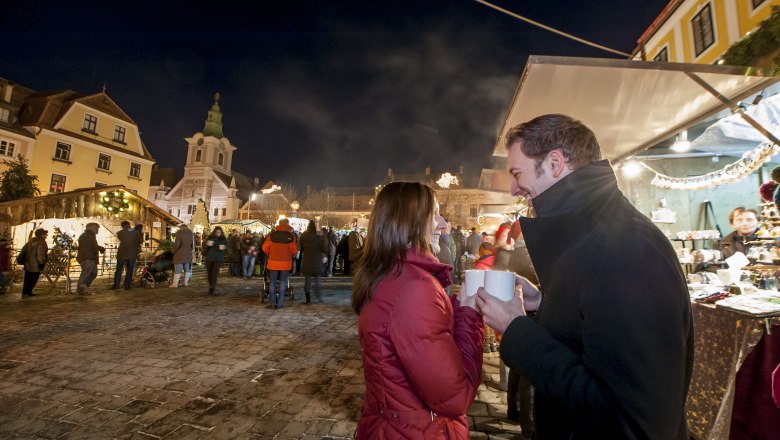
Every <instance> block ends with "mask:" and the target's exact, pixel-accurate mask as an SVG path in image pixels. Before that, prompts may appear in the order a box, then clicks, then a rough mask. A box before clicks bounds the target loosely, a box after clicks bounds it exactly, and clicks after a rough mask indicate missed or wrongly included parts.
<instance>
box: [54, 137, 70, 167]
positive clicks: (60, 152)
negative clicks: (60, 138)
mask: <svg viewBox="0 0 780 440" xmlns="http://www.w3.org/2000/svg"><path fill="white" fill-rule="evenodd" d="M54 158H55V159H59V160H64V161H67V162H70V145H69V144H66V143H64V142H57V145H56V146H55V147H54Z"/></svg>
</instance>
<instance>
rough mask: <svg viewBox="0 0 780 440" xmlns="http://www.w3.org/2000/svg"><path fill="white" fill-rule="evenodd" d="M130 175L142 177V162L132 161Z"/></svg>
mask: <svg viewBox="0 0 780 440" xmlns="http://www.w3.org/2000/svg"><path fill="white" fill-rule="evenodd" d="M130 176H131V177H136V178H138V179H140V178H141V164H140V163H135V162H130Z"/></svg>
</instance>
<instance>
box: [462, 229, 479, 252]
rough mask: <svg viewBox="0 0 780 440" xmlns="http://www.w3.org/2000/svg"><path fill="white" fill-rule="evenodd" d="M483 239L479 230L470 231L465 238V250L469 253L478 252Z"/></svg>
mask: <svg viewBox="0 0 780 440" xmlns="http://www.w3.org/2000/svg"><path fill="white" fill-rule="evenodd" d="M482 243H483V240H482V236H481V235H479V232H476V231H471V235H469V236H468V238H467V239H466V250H467V251H468V252H469V253H470V254H471V255H478V254H479V247H480V246H482Z"/></svg>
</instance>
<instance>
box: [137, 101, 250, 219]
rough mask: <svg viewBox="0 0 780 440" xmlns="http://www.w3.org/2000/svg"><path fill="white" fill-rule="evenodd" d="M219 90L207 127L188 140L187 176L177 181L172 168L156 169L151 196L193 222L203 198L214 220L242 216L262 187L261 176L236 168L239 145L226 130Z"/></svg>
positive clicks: (150, 191)
mask: <svg viewBox="0 0 780 440" xmlns="http://www.w3.org/2000/svg"><path fill="white" fill-rule="evenodd" d="M219 99H220V96H219V93H217V94H215V95H214V104H213V105H212V107H211V109H210V110H209V112H208V116H207V118H206V122H205V125H204V127H203V130H201V131H199V132H196V133H195V134H193V135H192V136H191V137H187V138H185V140H186V141H187V157H186V160H185V165H184V176H183V177H182V178H181V179H180V180H177V181H173V179H174V177H171V176H174V174H173V173H171V172H170V170H169V169H159V170H155V175H154V176H153V177H152V185H150V187H149V191H148V199H149V200H151V201H153V202H154V203H155V204H156V205H157V206H159V207H160V208H162V209H164V210H166V211H168V213H170V214H172V215H174V216H176V217H178V218H180V219H181V220H182V221H183V222H184V223H188V224H189V223H190V222H191V220H192V214H193V213H194V212H195V208H196V206H197V204H198V201H199V200H203V201H204V202H205V204H206V208H207V209H208V212H209V221H210V222H219V221H224V220H228V219H238V217H239V216H238V211H239V208H240V207H241V206H242V205H244V203H245V202H246V201H247V200H249V199H250V198H251V194H252V193H254V192H256V190H257V189H259V183H260V181H259V179H257V178H254V179H250V178H248V177H246V176H244V175H242V174H240V173H237V172H234V171H233V170H232V165H233V153H234V152H235V151H236V150H237V148H236V147H235V146H234V145H233V144H232V143H231V142H230V139H228V138H227V137H226V136H225V135H224V134H223V132H222V112H221V110H220V107H219Z"/></svg>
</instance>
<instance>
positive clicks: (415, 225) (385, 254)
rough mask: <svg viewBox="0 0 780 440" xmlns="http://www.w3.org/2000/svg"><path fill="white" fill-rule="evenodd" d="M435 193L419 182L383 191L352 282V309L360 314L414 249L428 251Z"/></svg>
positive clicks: (395, 184)
mask: <svg viewBox="0 0 780 440" xmlns="http://www.w3.org/2000/svg"><path fill="white" fill-rule="evenodd" d="M434 200H435V196H434V192H433V190H432V189H431V188H430V187H429V186H427V185H423V184H421V183H417V182H393V183H390V184H388V185H386V186H385V187H384V188H382V191H380V192H379V195H378V196H377V198H376V203H374V208H373V209H372V210H371V220H370V221H369V223H368V235H367V236H366V242H365V244H364V245H363V252H362V254H361V256H360V259H359V260H358V269H357V271H356V273H355V277H354V280H353V281H352V308H353V309H355V312H356V313H358V314H360V311H361V309H362V308H363V304H364V303H365V302H366V301H368V300H370V299H371V290H372V289H373V288H374V286H375V285H376V284H377V283H378V282H379V281H381V280H382V279H384V278H386V277H387V276H390V275H391V273H393V272H394V273H395V274H398V273H400V271H401V267H402V266H403V264H404V263H405V262H406V251H407V249H408V248H409V247H410V246H411V247H413V248H417V249H419V250H423V251H427V250H429V244H428V237H427V233H428V231H429V229H430V228H431V222H432V221H433V220H432V219H433V209H434Z"/></svg>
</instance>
